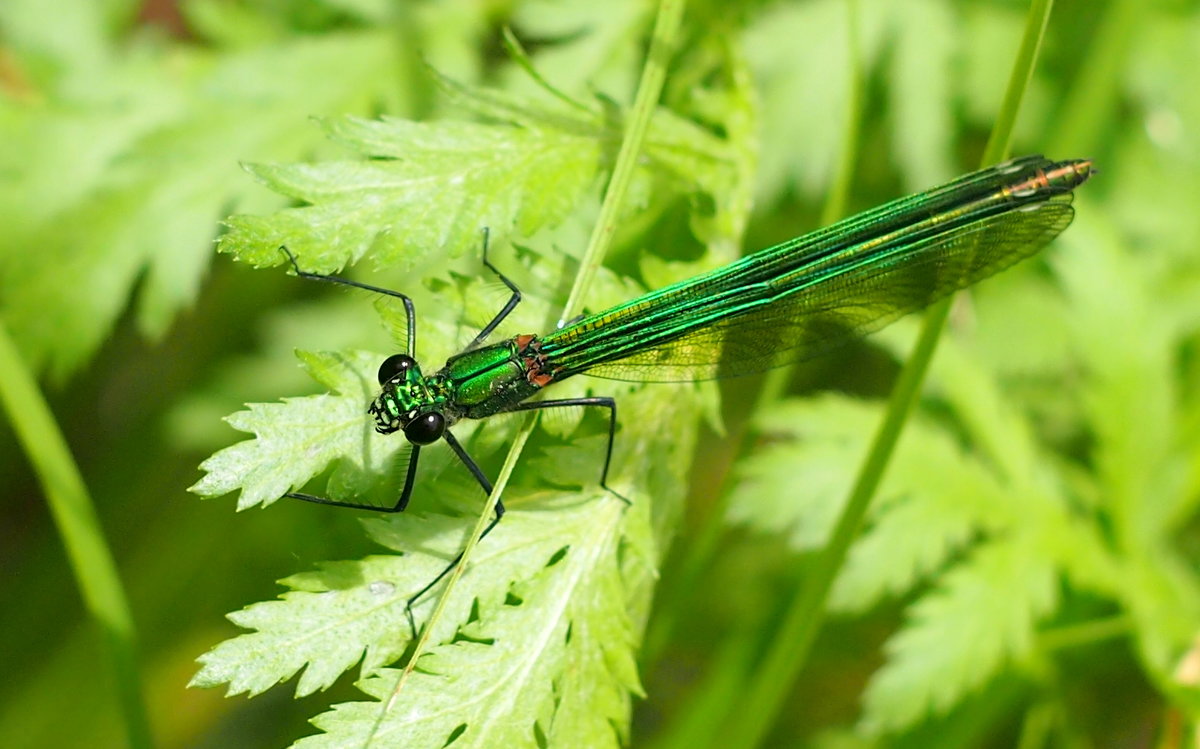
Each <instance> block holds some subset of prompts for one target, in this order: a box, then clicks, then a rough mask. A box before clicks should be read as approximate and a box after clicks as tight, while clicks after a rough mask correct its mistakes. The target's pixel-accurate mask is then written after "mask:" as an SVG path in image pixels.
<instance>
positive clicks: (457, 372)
mask: <svg viewBox="0 0 1200 749" xmlns="http://www.w3.org/2000/svg"><path fill="white" fill-rule="evenodd" d="M539 349H540V343H539V341H538V340H537V338H535V337H534V336H530V335H524V336H517V337H516V338H511V339H509V340H507V341H502V342H500V343H496V344H492V345H490V346H481V347H480V348H477V349H472V350H470V351H464V352H463V353H461V354H457V355H455V356H452V357H450V358H449V359H448V360H447V361H446V364H445V366H443V367H442V368H441V369H440V370H438V372H437V373H436V374H433V375H430V376H429V377H426V376H424V375H423V374H422V373H421V370H420V368H419V367H416V366H413V367H411V368H410V369H408V370H406V371H405V372H404V373H403V374H402V375H397V376H396V377H395V378H393V379H392V380H389V381H388V382H386V383H384V385H383V388H382V390H381V391H380V393H379V395H378V396H377V397H376V398H375V400H374V402H373V403H371V407H370V408H369V409H368V411H369V412H370V413H371V415H372V416H374V417H375V431H377V432H379V433H380V434H391V433H392V432H396V431H399V430H401V429H404V428H405V427H406V426H407V425H408V423H409V422H411V421H412V420H413V419H416V418H417V417H418V416H421V415H422V414H427V413H430V412H437V413H440V414H442V416H443V417H445V419H446V426H451V425H453V424H454V422H456V421H458V420H459V419H480V418H483V417H485V416H491V415H492V414H496V413H500V412H501V411H506V410H508V409H510V408H511V407H512V406H514V405H516V404H517V403H520V402H521V401H523V400H525V399H526V398H528V397H529V396H531V395H533V394H534V393H536V392H537V391H538V390H540V389H541V388H542V387H544V386H545V385H547V384H549V383H550V382H551V381H552V380H553V374H552V373H548V372H546V371H545V370H544V369H543V365H544V364H545V362H544V357H542V356H541V355H540V353H539Z"/></svg>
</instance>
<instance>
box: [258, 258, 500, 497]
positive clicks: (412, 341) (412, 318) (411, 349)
mask: <svg viewBox="0 0 1200 749" xmlns="http://www.w3.org/2000/svg"><path fill="white" fill-rule="evenodd" d="M279 250H280V252H282V253H283V254H284V255H287V259H288V260H289V261H290V262H291V264H292V270H294V271H295V272H296V275H297V276H299V277H300V278H307V279H310V280H313V281H325V282H326V283H335V284H341V285H342V286H351V287H353V288H355V289H363V290H365V291H373V292H375V293H376V294H383V295H384V296H390V297H395V298H396V299H399V300H400V301H401V302H403V303H404V312H405V316H406V317H407V318H408V350H407V351H405V353H406V354H408V355H409V356H414V355H415V353H416V350H417V313H416V310H415V309H414V308H413V303H412V299H409V298H408V297H407V296H405V295H404V294H401V293H400V292H399V291H392V290H391V289H385V288H382V287H380V286H372V285H370V284H366V283H359V282H358V281H351V280H350V279H349V278H342V277H341V276H327V275H324V274H322V273H309V272H308V271H304V270H300V264H299V263H297V262H296V256H295V255H293V254H292V251H291V250H289V249H288V248H287V247H282V246H281V247H280V248H279ZM484 262H487V261H486V260H484ZM501 278H503V276H501ZM514 306H515V305H514ZM331 504H332V503H331Z"/></svg>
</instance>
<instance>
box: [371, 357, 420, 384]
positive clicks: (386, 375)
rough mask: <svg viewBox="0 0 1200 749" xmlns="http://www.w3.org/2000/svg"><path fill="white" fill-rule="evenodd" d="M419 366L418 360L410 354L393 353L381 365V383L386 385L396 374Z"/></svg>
mask: <svg viewBox="0 0 1200 749" xmlns="http://www.w3.org/2000/svg"><path fill="white" fill-rule="evenodd" d="M415 366H417V363H416V361H414V360H413V358H412V357H411V356H409V355H408V354H393V355H391V356H389V357H388V358H386V359H384V360H383V364H380V365H379V384H380V385H384V384H386V383H387V382H389V381H391V379H392V378H393V377H395V376H396V375H398V374H400V373H402V372H407V371H408V370H410V369H412V368H413V367H415Z"/></svg>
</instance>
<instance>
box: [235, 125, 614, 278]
mask: <svg viewBox="0 0 1200 749" xmlns="http://www.w3.org/2000/svg"><path fill="white" fill-rule="evenodd" d="M327 127H328V128H329V129H330V130H331V131H332V132H334V133H336V134H337V135H338V137H339V139H340V140H342V141H343V142H353V143H356V144H358V146H359V147H360V148H362V149H363V151H364V152H365V153H368V154H369V155H372V156H376V157H381V158H377V159H376V160H373V161H356V162H324V163H319V164H291V165H274V166H264V165H258V166H254V167H251V171H252V172H253V173H254V174H255V176H257V177H258V178H259V179H260V180H262V181H263V182H264V183H265V184H267V185H268V186H269V187H271V188H272V189H275V190H277V191H279V192H282V193H284V194H287V195H291V196H293V197H296V198H299V199H302V200H304V201H306V202H308V203H310V205H307V206H304V207H300V208H291V209H287V210H284V211H281V212H278V213H275V214H272V215H271V216H265V217H262V216H235V217H233V218H231V219H230V220H229V222H228V223H229V227H230V231H229V233H228V234H226V235H225V236H224V237H223V238H222V240H221V244H220V249H221V251H222V252H228V253H231V254H233V255H235V256H236V257H237V258H238V259H240V260H243V261H245V262H250V263H252V264H254V265H257V266H270V265H278V264H280V263H281V262H284V258H283V257H282V255H281V254H280V252H279V247H280V245H286V246H287V247H288V248H289V249H290V250H291V251H292V252H293V253H295V254H296V255H297V257H298V258H299V260H300V263H301V266H302V267H303V268H304V270H306V271H309V272H330V271H332V270H335V269H339V268H342V267H345V266H346V265H349V264H352V263H354V262H356V261H358V260H359V259H360V258H362V257H363V256H364V255H366V254H367V253H368V252H371V254H372V255H373V257H374V259H375V261H376V263H377V264H379V265H399V266H401V267H405V268H411V267H413V266H414V265H415V264H418V263H422V262H427V261H430V260H431V259H432V258H433V257H435V256H437V255H438V254H439V253H444V254H447V255H450V256H456V255H458V254H460V253H462V252H463V251H465V250H467V249H468V248H470V249H476V248H478V247H479V237H480V233H479V232H480V230H481V229H482V228H483V227H488V228H490V229H491V230H492V232H493V241H500V240H501V238H502V237H503V236H506V235H508V234H509V233H510V232H514V231H515V232H517V233H520V234H530V233H532V232H533V231H535V230H536V229H538V228H539V227H541V226H543V225H546V224H553V223H555V222H556V221H560V220H562V218H563V216H564V215H565V213H566V211H567V210H568V209H570V208H571V207H573V206H574V204H575V202H576V201H577V200H578V199H579V197H580V196H581V194H582V193H583V191H584V190H585V189H586V188H587V187H589V186H590V185H591V184H592V180H593V178H594V177H595V174H596V170H597V168H598V166H599V158H600V149H599V146H598V144H597V143H596V141H595V140H594V139H591V138H586V137H580V136H577V135H573V134H569V133H564V132H562V131H556V130H549V129H544V130H533V129H527V128H516V127H511V126H504V125H480V124H474V123H465V122H441V123H432V124H431V123H420V122H408V121H404V120H397V119H386V120H380V121H369V120H360V119H357V118H341V119H337V120H333V121H331V122H330V123H329V125H327ZM396 155H402V156H403V158H402V159H400V158H382V157H389V156H396Z"/></svg>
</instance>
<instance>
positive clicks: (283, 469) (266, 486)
mask: <svg viewBox="0 0 1200 749" xmlns="http://www.w3.org/2000/svg"><path fill="white" fill-rule="evenodd" d="M300 358H301V360H302V361H304V362H305V363H306V366H307V367H308V369H309V371H310V373H311V374H312V375H313V377H314V378H315V379H317V380H318V381H319V382H323V383H325V384H327V385H328V386H329V387H331V388H332V389H333V390H334V391H335V392H336V394H326V395H314V396H309V397H305V398H289V399H285V400H284V401H283V402H281V403H255V404H251V405H250V407H249V409H248V410H246V411H239V412H238V413H236V414H233V415H232V416H230V417H229V419H228V421H229V423H230V425H232V426H233V427H234V428H235V429H237V430H239V431H242V432H249V433H251V434H254V435H255V437H256V439H253V440H247V441H245V442H239V443H238V444H236V445H233V446H232V447H227V448H225V449H224V450H221V451H219V452H217V453H216V454H215V455H213V456H212V457H211V458H209V459H208V460H206V461H204V462H203V463H202V464H201V465H200V468H201V470H203V471H206V472H207V473H206V475H205V476H204V477H203V478H202V479H200V481H198V482H196V484H195V485H193V486H192V487H191V488H190V489H189V491H191V492H194V493H196V494H199V495H200V496H202V497H219V496H221V495H222V494H228V493H229V492H232V491H237V490H239V489H240V490H241V495H240V496H239V497H238V509H239V510H244V509H246V508H247V507H253V506H254V505H257V504H261V505H269V504H271V503H273V502H275V501H276V500H277V499H279V498H280V497H281V496H283V494H284V493H285V492H288V491H292V490H294V489H298V488H300V487H302V486H303V485H304V484H305V483H307V482H308V481H309V480H311V479H312V478H313V477H314V476H316V475H317V474H319V473H320V472H321V471H323V470H324V469H325V467H326V466H328V465H329V464H331V463H334V462H338V463H339V469H340V470H341V472H342V474H343V475H341V476H340V477H339V478H338V481H339V482H340V483H341V484H343V485H348V486H349V485H357V486H361V485H362V484H363V482H366V481H369V477H370V476H372V475H374V476H380V475H382V474H383V473H384V472H385V471H386V469H387V467H388V464H389V457H390V456H391V454H392V453H393V452H395V451H396V450H397V449H398V448H399V447H401V446H402V445H403V442H402V441H400V440H395V439H393V440H388V439H386V437H385V436H383V435H379V434H376V432H375V429H374V422H373V421H372V420H371V418H370V416H369V415H368V414H367V411H366V406H365V404H367V403H370V401H371V399H372V398H373V397H374V396H375V392H376V390H377V389H378V386H377V384H376V379H375V371H376V369H377V368H378V366H379V364H378V363H379V361H380V359H381V358H382V357H380V356H379V355H378V354H369V353H365V352H358V353H355V354H353V355H350V356H346V355H343V354H309V353H304V354H301V356H300ZM354 477H356V478H354ZM331 483H332V482H331Z"/></svg>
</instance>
